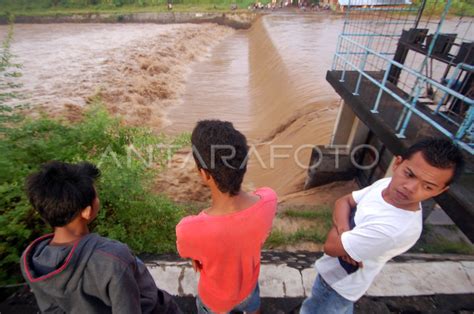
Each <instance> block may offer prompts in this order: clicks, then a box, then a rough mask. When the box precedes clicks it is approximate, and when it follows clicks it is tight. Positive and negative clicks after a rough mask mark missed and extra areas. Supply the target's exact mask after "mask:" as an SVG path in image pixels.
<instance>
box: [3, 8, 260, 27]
mask: <svg viewBox="0 0 474 314" xmlns="http://www.w3.org/2000/svg"><path fill="white" fill-rule="evenodd" d="M11 13H12V14H13V15H14V16H15V23H17V24H18V23H20V24H54V23H156V24H181V23H194V24H199V23H215V24H218V25H225V26H229V27H232V28H234V29H248V28H250V27H251V26H252V23H253V22H254V21H255V20H256V19H257V18H258V17H259V16H260V15H261V13H258V12H250V11H242V12H220V11H217V12H205V10H204V11H192V12H186V11H184V12H179V11H175V10H173V11H170V12H135V13H130V12H128V13H125V12H114V11H112V12H87V11H86V12H75V11H71V12H69V13H68V12H58V13H55V12H54V11H52V12H47V11H46V12H41V14H35V12H34V11H33V12H31V13H28V14H22V13H19V14H17V13H15V12H11ZM7 23H8V17H7V15H6V14H1V15H0V24H7Z"/></svg>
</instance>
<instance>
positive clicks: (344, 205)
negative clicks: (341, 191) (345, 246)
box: [328, 194, 357, 237]
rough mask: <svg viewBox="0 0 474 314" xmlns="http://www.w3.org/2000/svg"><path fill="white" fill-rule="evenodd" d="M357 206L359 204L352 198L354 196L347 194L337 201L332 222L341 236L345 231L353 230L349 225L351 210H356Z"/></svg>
mask: <svg viewBox="0 0 474 314" xmlns="http://www.w3.org/2000/svg"><path fill="white" fill-rule="evenodd" d="M356 206H357V204H356V202H355V200H354V198H353V197H352V194H347V195H345V196H343V197H341V198H339V199H338V200H337V201H336V203H335V205H334V210H333V212H332V221H333V225H334V227H335V228H336V231H337V233H338V234H339V235H341V234H342V233H343V232H344V231H348V230H350V229H351V228H350V225H349V216H350V213H351V209H352V208H355V207H356ZM328 237H329V236H328Z"/></svg>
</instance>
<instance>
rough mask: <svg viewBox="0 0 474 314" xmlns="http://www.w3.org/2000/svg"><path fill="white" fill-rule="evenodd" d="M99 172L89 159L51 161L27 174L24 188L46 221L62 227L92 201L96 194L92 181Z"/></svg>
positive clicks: (32, 203) (53, 225)
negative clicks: (78, 161)
mask: <svg viewBox="0 0 474 314" xmlns="http://www.w3.org/2000/svg"><path fill="white" fill-rule="evenodd" d="M99 176H100V171H99V169H97V167H96V166H94V165H93V164H91V163H88V162H82V163H78V164H70V163H65V162H60V161H51V162H48V163H45V164H43V165H41V169H40V170H39V171H38V172H35V173H33V174H32V175H30V176H29V177H28V179H27V181H26V192H27V195H28V198H29V200H30V202H31V205H33V207H34V208H35V209H36V210H37V211H38V212H39V213H40V215H41V217H43V219H44V220H45V221H46V222H47V223H48V224H50V225H51V226H52V227H62V226H65V225H67V224H68V223H69V222H71V220H72V219H74V217H76V216H77V215H78V214H79V213H80V212H81V211H82V210H83V209H84V208H86V207H87V206H90V205H92V203H93V201H94V199H95V197H96V191H95V188H94V181H95V180H96V179H97V178H98V177H99Z"/></svg>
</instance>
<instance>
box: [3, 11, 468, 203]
mask: <svg viewBox="0 0 474 314" xmlns="http://www.w3.org/2000/svg"><path fill="white" fill-rule="evenodd" d="M342 22H343V20H342V18H340V17H338V16H330V15H329V16H328V15H324V14H314V13H303V12H298V13H289V12H287V13H285V12H280V13H277V14H271V15H267V16H264V17H263V18H261V19H260V20H258V21H257V22H256V23H255V24H254V25H253V26H252V28H251V29H249V30H246V31H233V30H231V29H229V28H226V27H223V26H217V25H213V24H204V25H193V24H181V25H156V24H52V25H17V26H16V27H15V36H14V42H13V45H12V51H13V53H14V54H15V55H16V56H17V57H16V60H15V62H19V63H21V64H22V65H23V68H22V72H23V77H22V78H21V79H20V82H21V83H22V84H23V87H22V89H21V92H22V94H24V95H25V96H26V99H25V101H27V102H29V103H31V104H32V105H33V107H35V106H42V107H43V108H44V110H46V111H47V112H50V113H53V114H57V115H62V114H66V115H67V116H68V117H69V118H71V117H72V118H73V117H74V115H77V112H80V108H82V107H84V105H85V104H86V103H87V102H88V101H89V99H90V97H91V96H93V95H95V94H99V95H101V96H102V99H103V100H104V102H105V104H106V105H107V107H108V108H109V110H110V112H112V113H113V114H115V115H118V116H122V117H123V118H124V119H125V121H126V122H127V123H130V124H132V125H141V126H148V127H151V128H153V129H154V130H155V131H164V132H166V133H171V134H177V133H180V132H183V131H188V132H189V131H191V130H192V128H193V126H194V125H195V123H196V121H198V120H200V119H212V118H216V119H224V120H229V121H232V122H233V123H234V124H235V125H236V126H237V127H238V128H239V129H240V130H242V131H243V132H244V133H245V134H246V135H247V137H248V138H249V142H250V143H251V144H255V145H256V146H255V147H256V152H257V154H258V156H259V157H260V160H258V159H257V158H255V156H252V158H251V159H250V163H249V173H248V175H247V177H246V185H247V186H249V187H250V188H251V187H255V186H262V185H267V186H271V187H273V188H275V189H276V190H277V191H278V192H279V193H280V194H288V193H292V192H295V191H298V190H301V188H302V186H303V183H304V179H305V177H306V169H304V168H303V167H301V164H303V165H306V164H307V163H308V161H309V156H310V149H305V150H301V151H299V155H298V156H297V158H296V159H295V158H294V154H295V153H296V152H297V149H298V147H301V146H302V145H314V144H327V143H328V142H329V140H330V137H331V132H332V128H333V125H334V120H335V118H336V115H337V108H338V103H339V96H338V95H337V94H336V93H335V92H334V90H333V89H332V88H331V87H330V85H329V84H328V83H327V82H326V79H325V75H326V71H327V70H328V69H330V67H331V63H332V58H333V54H334V52H335V49H336V44H337V35H338V34H339V33H340V31H341V30H342ZM447 24H448V25H452V26H453V29H454V30H456V31H460V32H461V31H462V30H461V28H462V27H464V26H463V25H465V24H463V25H460V24H459V25H460V26H459V25H458V24H456V22H455V21H454V22H450V21H448V23H447ZM457 25H458V26H457ZM456 27H459V29H456ZM6 30H7V27H6V26H0V37H3V36H4V34H5V33H6ZM436 72H437V70H436V69H435V70H434V73H436ZM65 108H66V109H65ZM71 108H72V109H71ZM271 145H292V147H291V148H288V149H287V150H286V151H279V152H278V154H287V155H289V156H291V157H290V158H280V159H277V160H274V163H273V164H271V161H270V160H271V154H272V152H271ZM261 161H263V162H264V165H262V163H261ZM298 163H299V164H298ZM186 171H187V170H186ZM176 177H179V175H178V174H175V173H173V172H171V174H170V176H169V177H168V178H167V179H166V180H165V186H166V183H167V182H168V183H169V182H170V181H171V180H175V179H176ZM192 180H193V179H191V177H188V176H187V175H186V176H184V177H181V178H180V179H178V181H180V182H179V184H178V183H177V184H176V186H178V187H179V186H180V185H182V184H183V182H187V181H192ZM168 185H169V184H168ZM178 190H180V189H178ZM173 193H174V192H173ZM186 193H188V194H189V191H188V192H186ZM198 194H199V193H198ZM185 196H186V195H184V197H185Z"/></svg>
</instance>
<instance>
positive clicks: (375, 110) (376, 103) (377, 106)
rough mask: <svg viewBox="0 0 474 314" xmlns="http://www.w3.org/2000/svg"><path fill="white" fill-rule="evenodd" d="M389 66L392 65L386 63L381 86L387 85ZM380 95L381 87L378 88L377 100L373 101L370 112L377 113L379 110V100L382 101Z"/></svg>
mask: <svg viewBox="0 0 474 314" xmlns="http://www.w3.org/2000/svg"><path fill="white" fill-rule="evenodd" d="M391 66H392V64H391V63H390V61H388V67H387V70H386V71H385V74H384V76H383V80H382V86H385V84H387V79H388V73H389V72H390V68H391ZM382 93H383V89H382V87H380V89H379V93H378V94H377V99H376V100H375V104H374V107H373V108H372V110H370V112H372V113H379V112H378V109H379V104H380V99H382Z"/></svg>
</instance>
